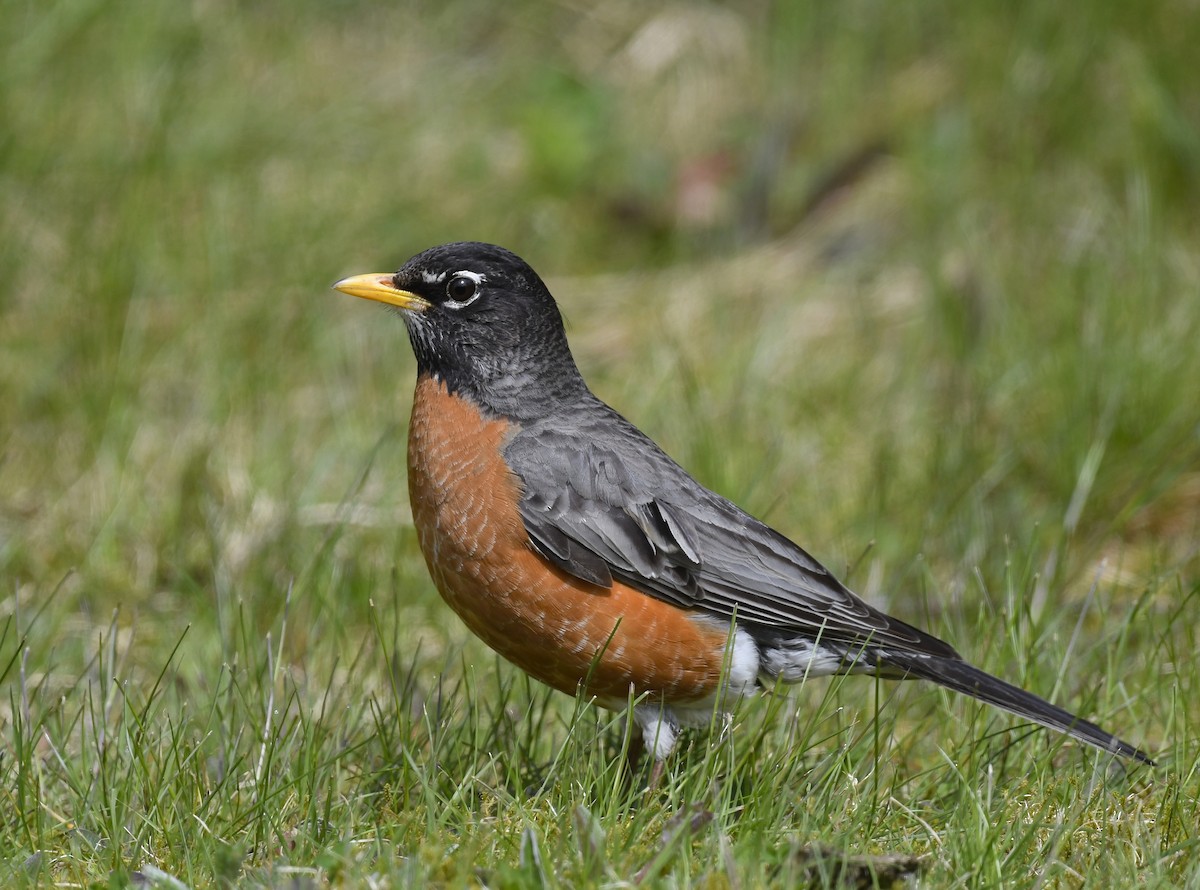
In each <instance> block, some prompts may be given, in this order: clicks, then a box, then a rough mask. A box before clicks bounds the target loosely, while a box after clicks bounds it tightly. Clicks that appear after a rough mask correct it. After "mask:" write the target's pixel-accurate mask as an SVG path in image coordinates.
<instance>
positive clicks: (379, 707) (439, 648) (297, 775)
mask: <svg viewBox="0 0 1200 890" xmlns="http://www.w3.org/2000/svg"><path fill="white" fill-rule="evenodd" d="M1198 38H1200V17H1198V16H1197V15H1196V14H1195V12H1194V11H1192V10H1190V9H1188V8H1187V7H1186V5H1180V4H1167V3H1152V4H1140V5H1130V4H1122V3H1117V2H1105V0H1101V2H1096V3H1091V4H1086V5H1085V6H1083V7H1077V8H1072V9H1071V10H1070V11H1069V12H1068V11H1066V10H1065V9H1061V10H1060V9H1059V8H1057V7H1055V6H1052V5H1042V6H1036V7H1031V8H1029V9H1024V10H1015V9H1013V8H1011V7H1010V6H1008V5H1002V4H997V3H981V4H975V5H972V6H971V7H969V8H967V7H961V6H951V5H950V4H939V3H929V4H918V5H909V4H874V3H869V2H853V3H849V4H837V5H830V4H809V3H798V4H767V3H758V2H742V3H735V4H728V5H725V6H721V7H704V6H675V7H669V8H666V7H664V8H662V9H649V8H644V7H643V6H642V5H640V4H634V3H613V4H604V5H602V6H601V5H597V6H594V7H587V6H581V5H570V4H564V5H556V6H547V5H541V4H533V3H520V4H510V5H509V6H507V7H494V6H492V5H491V4H484V3H482V2H469V0H460V2H455V3H451V4H444V5H442V6H441V7H438V9H436V10H435V9H433V8H432V7H430V8H421V7H420V6H409V7H405V8H395V9H392V8H388V7H384V6H377V5H374V4H364V3H353V2H343V3H339V4H318V3H305V2H301V3H291V4H282V3H264V4H258V5H256V6H254V7H253V8H248V7H240V6H235V5H230V4H223V3H194V4H152V5H149V6H142V7H137V8H135V7H134V6H132V5H128V4H126V5H122V4H117V3H113V2H109V0H61V2H55V3H50V4H46V3H25V2H17V0H12V2H9V3H7V4H5V9H4V15H3V16H0V40H2V41H3V44H2V45H3V49H4V52H3V53H2V54H0V70H2V72H3V77H2V78H0V108H2V110H3V117H4V119H5V121H6V126H5V127H4V128H3V132H2V133H0V195H2V198H3V200H2V201H0V273H2V274H3V279H4V281H5V282H6V286H5V288H4V289H3V291H0V345H2V348H0V801H3V806H4V810H5V814H6V815H5V817H4V818H2V819H0V881H2V882H3V883H4V884H5V885H16V886H22V885H23V886H125V885H128V884H130V883H135V884H139V885H143V886H144V885H147V884H149V885H151V886H162V887H176V886H179V885H181V884H182V885H185V886H189V887H192V886H195V887H208V886H228V885H233V884H237V885H239V886H241V885H246V886H264V887H281V886H296V887H303V886H326V885H329V886H378V887H387V886H406V885H410V884H424V883H437V884H442V885H446V886H465V885H471V886H474V885H480V884H486V885H487V886H492V887H533V886H549V887H558V886H562V887H566V886H598V885H618V884H622V883H628V882H639V881H640V882H641V883H644V884H648V885H659V884H660V885H663V886H704V887H720V886H730V887H755V886H761V885H769V884H777V885H780V886H794V885H796V884H798V883H805V882H808V883H811V884H813V885H815V886H832V885H833V884H834V883H835V879H836V877H837V876H836V874H835V872H836V870H837V868H838V861H839V860H838V857H839V856H841V855H842V854H854V855H876V854H885V853H897V854H903V855H913V856H920V857H922V861H923V871H922V876H921V877H920V879H919V881H920V885H921V886H930V887H954V886H992V885H1005V886H1054V887H1057V886H1065V887H1077V886H1084V885H1088V886H1131V885H1134V884H1138V885H1145V886H1156V887H1157V886H1162V887H1167V886H1172V887H1174V886H1180V887H1194V886H1198V885H1200V848H1198V846H1197V841H1196V839H1195V826H1196V824H1197V823H1198V821H1200V812H1198V809H1200V805H1198V798H1200V744H1198V739H1200V729H1198V723H1197V716H1196V714H1195V710H1194V708H1193V706H1192V703H1193V702H1194V701H1195V700H1196V697H1197V693H1198V692H1200V668H1198V667H1197V652H1198V651H1200V645H1198V640H1197V630H1196V622H1195V621H1194V620H1193V617H1192V616H1194V615H1195V610H1196V604H1197V596H1198V593H1200V572H1198V569H1200V551H1198V548H1197V541H1198V540H1200V389H1198V388H1197V386H1196V381H1197V380H1200V350H1198V349H1197V348H1196V346H1195V344H1196V343H1197V342H1200V298H1198V297H1200V250H1198V249H1197V246H1196V245H1197V244H1200V237H1198V236H1200V232H1198V231H1197V224H1196V217H1195V212H1194V209H1195V207H1196V206H1197V201H1198V199H1200V130H1197V127H1196V124H1195V121H1196V120H1197V119H1200V118H1198V114H1197V112H1198V110H1200V109H1198V108H1197V102H1198V101H1200V99H1198V97H1200V81H1198V78H1197V75H1196V73H1195V65H1194V61H1193V55H1194V47H1195V46H1196V45H1197V42H1198ZM468 237H469V238H481V239H484V240H491V241H496V242H499V243H503V244H505V245H506V246H509V247H512V248H514V249H515V250H517V251H518V252H519V253H521V254H522V255H524V256H525V257H526V258H527V259H529V260H530V261H531V262H532V263H533V264H534V265H535V267H536V268H538V269H539V271H541V272H542V273H543V274H544V275H545V276H546V277H547V278H548V279H549V281H550V283H551V286H552V289H553V290H554V291H555V293H556V294H557V296H558V297H559V299H560V301H561V302H562V304H563V308H564V311H565V313H566V315H567V318H568V321H569V333H570V335H571V338H572V342H573V344H574V346H575V349H576V353H577V357H578V358H579V361H580V363H581V365H582V366H583V368H584V371H585V374H586V375H587V377H588V379H589V380H590V381H591V382H592V384H593V386H594V388H595V389H596V390H597V392H599V393H600V394H601V395H602V396H603V397H605V398H606V399H608V400H609V401H611V402H612V403H613V404H615V405H616V406H617V407H618V408H619V409H620V410H622V411H623V412H624V413H625V414H626V415H628V416H629V417H631V418H632V419H634V420H635V421H636V422H638V423H639V425H641V426H642V427H643V428H644V429H646V430H647V431H648V432H650V433H651V434H652V435H653V436H654V437H655V438H656V439H658V440H659V441H660V442H661V443H662V444H663V445H664V446H665V447H666V448H667V450H668V451H669V452H671V453H672V454H673V455H675V456H676V457H677V458H678V459H680V461H681V462H682V463H683V464H684V465H685V466H687V467H688V468H689V469H691V470H693V471H694V472H695V473H696V474H697V475H698V476H699V477H700V478H701V479H702V480H703V481H705V482H706V483H707V484H709V485H711V486H713V487H716V488H717V489H719V490H720V491H722V492H723V493H725V494H727V495H729V496H731V497H733V498H734V499H735V500H736V501H738V502H739V503H741V504H742V505H744V506H745V507H747V508H749V509H751V510H752V511H753V512H756V513H757V514H759V515H762V516H764V517H765V518H766V519H768V520H769V521H770V522H772V524H774V525H776V526H777V527H779V528H780V529H781V530H783V531H785V532H787V533H788V534H790V535H792V536H793V537H795V538H796V539H798V540H799V541H800V542H801V543H803V544H804V545H805V546H806V547H807V548H808V549H810V550H811V551H812V552H813V553H814V554H816V555H817V556H818V557H819V558H821V559H822V560H823V561H824V562H825V563H826V564H828V565H830V567H831V568H833V569H834V570H835V571H837V572H838V573H839V574H840V575H842V576H843V577H845V578H846V580H847V581H848V582H849V583H850V584H851V585H852V586H853V587H855V588H856V589H857V590H859V591H860V592H862V593H863V594H864V595H865V596H867V597H868V598H869V599H871V600H872V601H873V602H876V603H878V604H880V605H882V606H884V607H886V608H887V609H889V610H890V611H892V612H893V613H895V614H898V615H900V616H902V617H905V618H907V619H909V620H911V621H914V622H916V623H919V624H922V625H923V626H926V627H928V628H929V629H930V630H932V631H934V632H935V633H937V634H938V635H940V636H942V637H944V638H946V639H947V640H949V641H951V642H952V643H953V644H955V645H956V646H957V648H959V649H960V650H961V651H962V652H963V653H964V654H965V655H967V656H968V657H969V658H970V659H971V660H972V661H974V662H975V663H977V664H980V665H982V666H984V667H986V668H988V669H990V670H992V671H993V672H995V673H998V674H1000V675H1002V676H1005V677H1007V678H1009V679H1012V680H1014V681H1017V682H1020V683H1022V684H1024V685H1025V686H1026V687H1028V688H1030V689H1033V690H1035V691H1038V692H1039V693H1042V694H1045V695H1047V696H1050V697H1052V698H1053V699H1054V700H1055V701H1057V702H1060V703H1062V704H1064V705H1066V706H1068V707H1070V708H1072V709H1075V710H1078V711H1080V712H1081V713H1083V714H1084V715H1086V716H1088V717H1090V718H1094V719H1096V720H1098V721H1099V722H1101V723H1102V724H1103V725H1105V726H1106V727H1107V728H1110V729H1112V730H1114V731H1117V732H1119V733H1120V734H1121V735H1122V736H1124V737H1126V738H1129V739H1130V740H1132V741H1134V742H1136V743H1138V744H1140V745H1143V746H1144V747H1146V748H1147V749H1148V750H1150V751H1152V752H1153V753H1154V755H1155V756H1156V757H1157V758H1158V759H1159V761H1160V764H1161V766H1160V768H1159V769H1157V770H1155V771H1149V770H1144V769H1135V770H1129V771H1128V772H1127V771H1125V770H1124V769H1122V768H1121V767H1120V766H1119V765H1113V764H1110V763H1108V762H1106V761H1105V759H1104V758H1102V757H1100V756H1098V755H1097V754H1095V753H1093V752H1091V751H1088V750H1082V749H1080V748H1079V747H1078V746H1075V745H1069V744H1064V743H1063V742H1062V740H1061V739H1060V738H1059V737H1057V736H1055V735H1052V734H1050V733H1047V732H1044V731H1040V730H1032V731H1031V730H1030V729H1029V728H1028V727H1026V726H1024V725H1021V724H1019V723H1017V722H1016V721H1013V720H1011V719H1009V718H1006V717H1004V716H1002V715H998V714H996V713H995V712H994V711H991V710H988V709H986V708H983V707H981V706H976V705H974V704H972V703H969V702H965V701H963V700H961V699H958V698H955V697H953V696H950V695H948V694H943V693H940V692H938V691H936V690H934V689H931V688H928V687H922V686H917V685H911V686H910V685H900V686H897V685H891V684H883V683H881V684H875V683H873V682H872V681H871V680H869V679H862V678H854V679H848V680H845V681H834V682H828V681H820V682H817V681H814V682H812V683H809V684H805V685H804V686H803V687H802V688H800V689H796V690H792V691H791V693H790V694H789V695H771V696H764V697H763V698H762V699H761V700H759V701H756V702H753V703H750V704H749V705H747V706H746V707H744V708H741V709H740V710H739V711H738V712H737V714H736V715H735V716H734V718H733V720H732V722H730V723H728V724H727V723H725V722H724V721H722V720H718V721H717V724H716V725H715V726H714V727H713V729H712V731H711V732H708V733H696V734H693V735H690V736H688V737H687V742H686V744H685V745H684V746H682V750H681V751H680V752H679V753H678V755H677V756H675V757H674V758H673V759H672V760H671V761H670V763H669V774H668V779H667V781H666V782H665V783H664V786H663V790H662V793H661V794H660V795H658V796H654V797H650V798H647V797H644V796H642V795H640V794H639V793H637V792H636V791H635V790H633V787H632V786H631V783H630V782H629V781H628V780H627V779H626V778H625V777H624V776H623V775H622V774H621V763H622V761H623V758H622V756H621V752H622V747H623V745H624V744H625V740H626V738H627V735H626V730H627V726H626V719H625V717H624V716H623V715H621V714H611V713H608V712H603V711H598V710H596V709H595V708H593V707H591V706H590V705H589V704H588V703H587V702H576V701H573V700H571V699H569V698H567V697H565V696H561V695H557V694H554V693H550V692H548V691H546V690H545V689H543V688H541V687H539V686H537V685H535V684H533V683H531V682H530V681H528V680H527V679H526V678H524V677H523V676H522V675H520V674H519V672H517V671H515V670H514V669H512V668H510V667H508V666H507V665H505V664H503V663H499V662H498V661H497V660H496V658H495V657H494V656H493V655H491V654H490V653H489V652H488V651H487V650H486V649H485V648H484V647H483V646H482V645H481V644H479V643H478V642H476V641H474V640H473V639H470V638H469V636H468V634H467V633H466V632H465V631H464V630H463V628H462V627H461V626H460V625H459V624H458V623H457V621H456V620H455V619H453V617H452V616H451V615H450V613H449V611H448V610H447V609H446V608H445V607H444V606H443V605H442V604H441V602H440V601H439V600H438V598H437V595H436V593H435V592H434V591H433V589H432V586H431V584H430V582H429V580H428V578H427V576H426V574H425V571H424V568H423V564H422V562H421V559H420V556H419V553H418V551H417V546H416V540H415V536H414V534H413V531H412V529H411V527H410V524H409V519H408V510H407V504H406V501H405V495H404V492H405V485H404V472H405V471H404V436H405V417H406V413H407V405H408V399H409V393H410V389H411V381H412V376H413V370H412V360H411V356H410V354H409V352H408V348H407V344H406V343H405V342H404V337H403V333H402V331H401V329H400V326H399V324H398V323H396V322H395V321H394V320H393V319H391V318H389V317H387V316H383V315H379V314H375V315H372V314H370V312H371V310H370V309H369V308H368V307H366V306H364V305H355V304H354V303H353V301H348V300H346V299H345V298H344V297H340V296H339V295H336V294H332V293H330V292H329V291H328V289H327V285H328V284H329V283H330V282H332V281H333V280H335V279H337V278H338V277H340V276H342V275H345V274H349V273H352V272H361V271H369V270H372V269H376V268H388V267H394V266H396V265H398V264H399V263H400V262H401V261H403V260H404V259H405V258H406V257H407V256H408V255H410V254H411V253H414V252H416V251H417V250H419V249H421V248H423V247H426V246H429V245H431V244H434V243H438V242H440V241H445V240H451V239H456V238H468ZM822 851H826V852H828V851H832V852H831V853H830V855H828V856H826V855H823V853H822Z"/></svg>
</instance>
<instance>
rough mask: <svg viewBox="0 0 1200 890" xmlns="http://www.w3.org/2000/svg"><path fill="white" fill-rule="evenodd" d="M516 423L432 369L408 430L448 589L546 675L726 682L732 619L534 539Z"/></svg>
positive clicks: (620, 694)
mask: <svg viewBox="0 0 1200 890" xmlns="http://www.w3.org/2000/svg"><path fill="white" fill-rule="evenodd" d="M513 432H514V430H513V429H512V427H511V426H510V425H509V424H508V423H507V422H505V421H502V420H485V419H484V418H483V417H482V416H481V415H480V413H479V411H478V409H477V408H476V407H475V406H474V405H472V404H471V403H470V402H469V401H468V400H467V399H464V398H462V397H459V396H456V395H451V394H450V393H448V392H447V390H446V388H445V386H444V385H442V384H441V383H438V382H436V381H434V380H432V379H431V378H428V377H423V378H421V379H420V380H418V382H417V390H416V396H415V400H414V403H413V412H412V423H411V426H410V427H409V439H408V481H409V497H410V499H411V501H412V511H413V520H414V522H415V523H416V527H417V531H418V534H419V537H420V542H421V550H422V552H423V553H424V555H425V562H426V564H427V565H428V566H429V572H430V575H432V577H433V581H434V583H435V584H436V585H437V588H438V590H439V591H440V593H441V594H442V597H443V598H444V599H445V600H446V602H447V603H448V604H449V605H450V607H451V608H452V609H454V611H455V612H457V613H458V615H459V617H461V618H462V620H463V621H464V622H466V624H467V626H468V627H469V628H470V629H471V630H472V631H473V632H474V633H475V634H477V635H478V636H479V637H480V638H481V639H482V640H483V641H484V642H486V643H487V644H488V645H489V646H491V647H492V648H493V649H495V650H496V651H497V652H499V653H500V654H501V655H503V656H504V657H505V658H507V659H508V660H509V661H511V662H512V663H513V664H515V665H517V666H518V667H520V668H521V669H522V670H524V671H526V672H527V673H529V674H531V675H532V676H534V677H536V678H537V679H539V680H541V681H542V682H544V683H547V684H549V685H550V686H553V687H554V688H556V689H559V690H562V691H563V692H567V693H571V694H574V693H575V691H576V688H577V687H578V685H579V684H580V683H582V682H585V681H586V684H587V689H588V691H589V692H591V693H593V694H595V695H597V696H600V697H602V698H608V699H616V700H623V699H625V697H626V696H627V695H628V694H629V692H630V690H631V689H632V690H633V691H634V692H635V693H637V694H640V693H643V692H650V693H653V694H655V695H656V696H660V697H661V698H662V699H663V700H664V701H667V702H671V701H680V702H683V701H695V700H698V699H702V698H705V697H707V696H708V695H710V694H712V693H713V692H715V691H716V689H717V686H718V684H719V678H720V671H721V666H722V662H723V659H724V654H725V646H726V639H727V629H725V628H722V627H720V626H719V625H718V624H716V623H714V622H713V621H711V620H710V619H705V618H702V617H699V616H697V615H695V614H694V613H690V612H688V611H686V610H684V609H680V608H678V607H676V606H672V605H670V604H669V603H665V602H662V601H661V600H657V599H655V598H653V597H651V596H648V595H646V594H643V593H641V592H640V591H637V590H635V589H633V588H631V587H628V586H626V585H624V584H621V583H620V582H614V583H613V586H612V587H611V588H608V589H606V588H600V587H596V586H594V585H591V584H588V583H587V582H585V581H580V580H578V579H576V578H573V577H571V576H570V575H568V574H566V573H565V572H563V571H561V570H559V569H558V568H557V567H555V566H553V565H550V564H549V563H547V562H546V561H545V560H543V559H542V558H541V557H540V556H538V555H537V554H536V553H535V552H534V551H533V550H532V549H531V548H530V545H529V543H528V538H527V536H526V534H525V529H524V526H523V524H522V522H521V517H520V514H519V513H518V510H517V505H518V504H519V503H520V498H521V483H520V480H519V479H518V478H517V477H516V476H514V475H513V473H512V472H511V471H510V470H509V468H508V466H507V465H506V464H505V462H504V459H503V458H502V457H501V454H500V448H501V447H502V445H503V444H504V442H505V441H506V437H507V436H508V435H511V434H512V433H513Z"/></svg>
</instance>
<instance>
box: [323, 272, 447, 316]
mask: <svg viewBox="0 0 1200 890" xmlns="http://www.w3.org/2000/svg"><path fill="white" fill-rule="evenodd" d="M333 289H334V290H340V291H341V292H342V293H344V294H349V295H350V296H352V297H362V298H363V299H364V300H377V301H378V302H380V303H387V304H388V305H389V306H399V307H400V308H401V309H410V310H412V311H414V312H424V311H425V310H426V309H428V308H429V306H430V304H429V302H428V301H426V300H423V299H421V298H420V297H418V296H417V295H416V294H414V293H411V292H410V291H406V290H400V288H398V287H396V286H395V285H394V284H392V276H391V275H390V274H389V273H386V272H371V273H370V274H368V275H351V276H350V277H349V278H343V279H342V280H341V281H339V282H338V283H337V284H335V285H334V286H333Z"/></svg>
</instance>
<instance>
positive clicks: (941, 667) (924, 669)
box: [884, 653, 1155, 766]
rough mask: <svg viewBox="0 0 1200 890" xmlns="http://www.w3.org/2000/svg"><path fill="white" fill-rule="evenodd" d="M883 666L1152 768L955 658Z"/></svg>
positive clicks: (898, 658)
mask: <svg viewBox="0 0 1200 890" xmlns="http://www.w3.org/2000/svg"><path fill="white" fill-rule="evenodd" d="M888 656H889V657H888V658H887V659H886V661H885V662H884V663H885V664H886V665H887V666H888V667H894V668H897V669H899V670H900V671H903V672H905V674H906V676H908V677H918V678H920V679H922V680H931V681H932V682H934V683H937V684H938V685H939V686H945V687H946V688H947V689H953V690H954V691H955V692H961V693H962V694H963V695H969V696H971V698H977V699H979V700H980V701H983V702H987V703H988V704H989V705H995V706H996V707H997V708H1000V709H1001V710H1005V711H1008V712H1009V713H1010V714H1016V715H1017V716H1018V717H1024V718H1025V719H1027V720H1032V721H1033V722H1034V723H1039V724H1041V725H1042V726H1047V727H1049V728H1050V729H1057V730H1058V731H1059V732H1065V733H1066V734H1067V735H1069V736H1072V737H1074V738H1077V739H1079V740H1080V741H1081V742H1086V743H1087V744H1089V745H1093V746H1095V747H1097V748H1099V749H1100V750H1102V751H1108V752H1110V753H1113V754H1121V755H1123V756H1125V757H1132V758H1134V759H1136V760H1140V761H1141V762H1142V763H1147V764H1149V765H1150V766H1154V765H1155V764H1154V761H1153V760H1151V759H1150V757H1149V756H1148V755H1146V754H1145V753H1143V752H1142V751H1140V750H1138V749H1137V748H1135V747H1134V746H1133V745H1131V744H1129V743H1128V742H1123V741H1121V739H1119V738H1117V737H1116V736H1114V735H1112V734H1111V733H1108V732H1105V731H1104V730H1103V729H1101V728H1100V727H1099V726H1097V725H1096V724H1094V723H1089V722H1088V721H1086V720H1084V719H1083V718H1081V717H1076V716H1075V715H1074V714H1072V713H1071V712H1070V711H1064V710H1063V709H1062V708H1060V707H1057V706H1056V705H1052V704H1050V702H1048V701H1045V700H1043V699H1040V698H1038V697H1037V696H1036V695H1034V694H1033V693H1032V692H1026V691H1025V690H1024V689H1021V688H1020V687H1018V686H1013V685H1012V684H1011V683H1005V682H1004V681H1003V680H1000V679H998V678H996V677H993V676H992V675H991V674H988V673H985V672H984V671H981V670H979V668H977V667H972V666H971V665H970V664H968V663H967V662H965V661H962V660H960V659H957V658H942V657H938V656H921V655H911V656H906V655H904V654H901V653H888Z"/></svg>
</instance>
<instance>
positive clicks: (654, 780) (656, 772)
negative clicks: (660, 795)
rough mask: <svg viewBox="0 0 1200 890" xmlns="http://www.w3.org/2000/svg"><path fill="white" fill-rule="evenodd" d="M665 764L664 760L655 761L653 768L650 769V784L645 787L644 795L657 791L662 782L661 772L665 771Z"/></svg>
mask: <svg viewBox="0 0 1200 890" xmlns="http://www.w3.org/2000/svg"><path fill="white" fill-rule="evenodd" d="M666 766H667V762H666V761H665V760H655V761H654V766H652V767H651V768H650V784H649V785H647V786H646V793H647V794H653V793H654V792H655V791H657V790H658V785H659V783H660V782H661V781H662V777H663V772H664V770H665V769H666Z"/></svg>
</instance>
